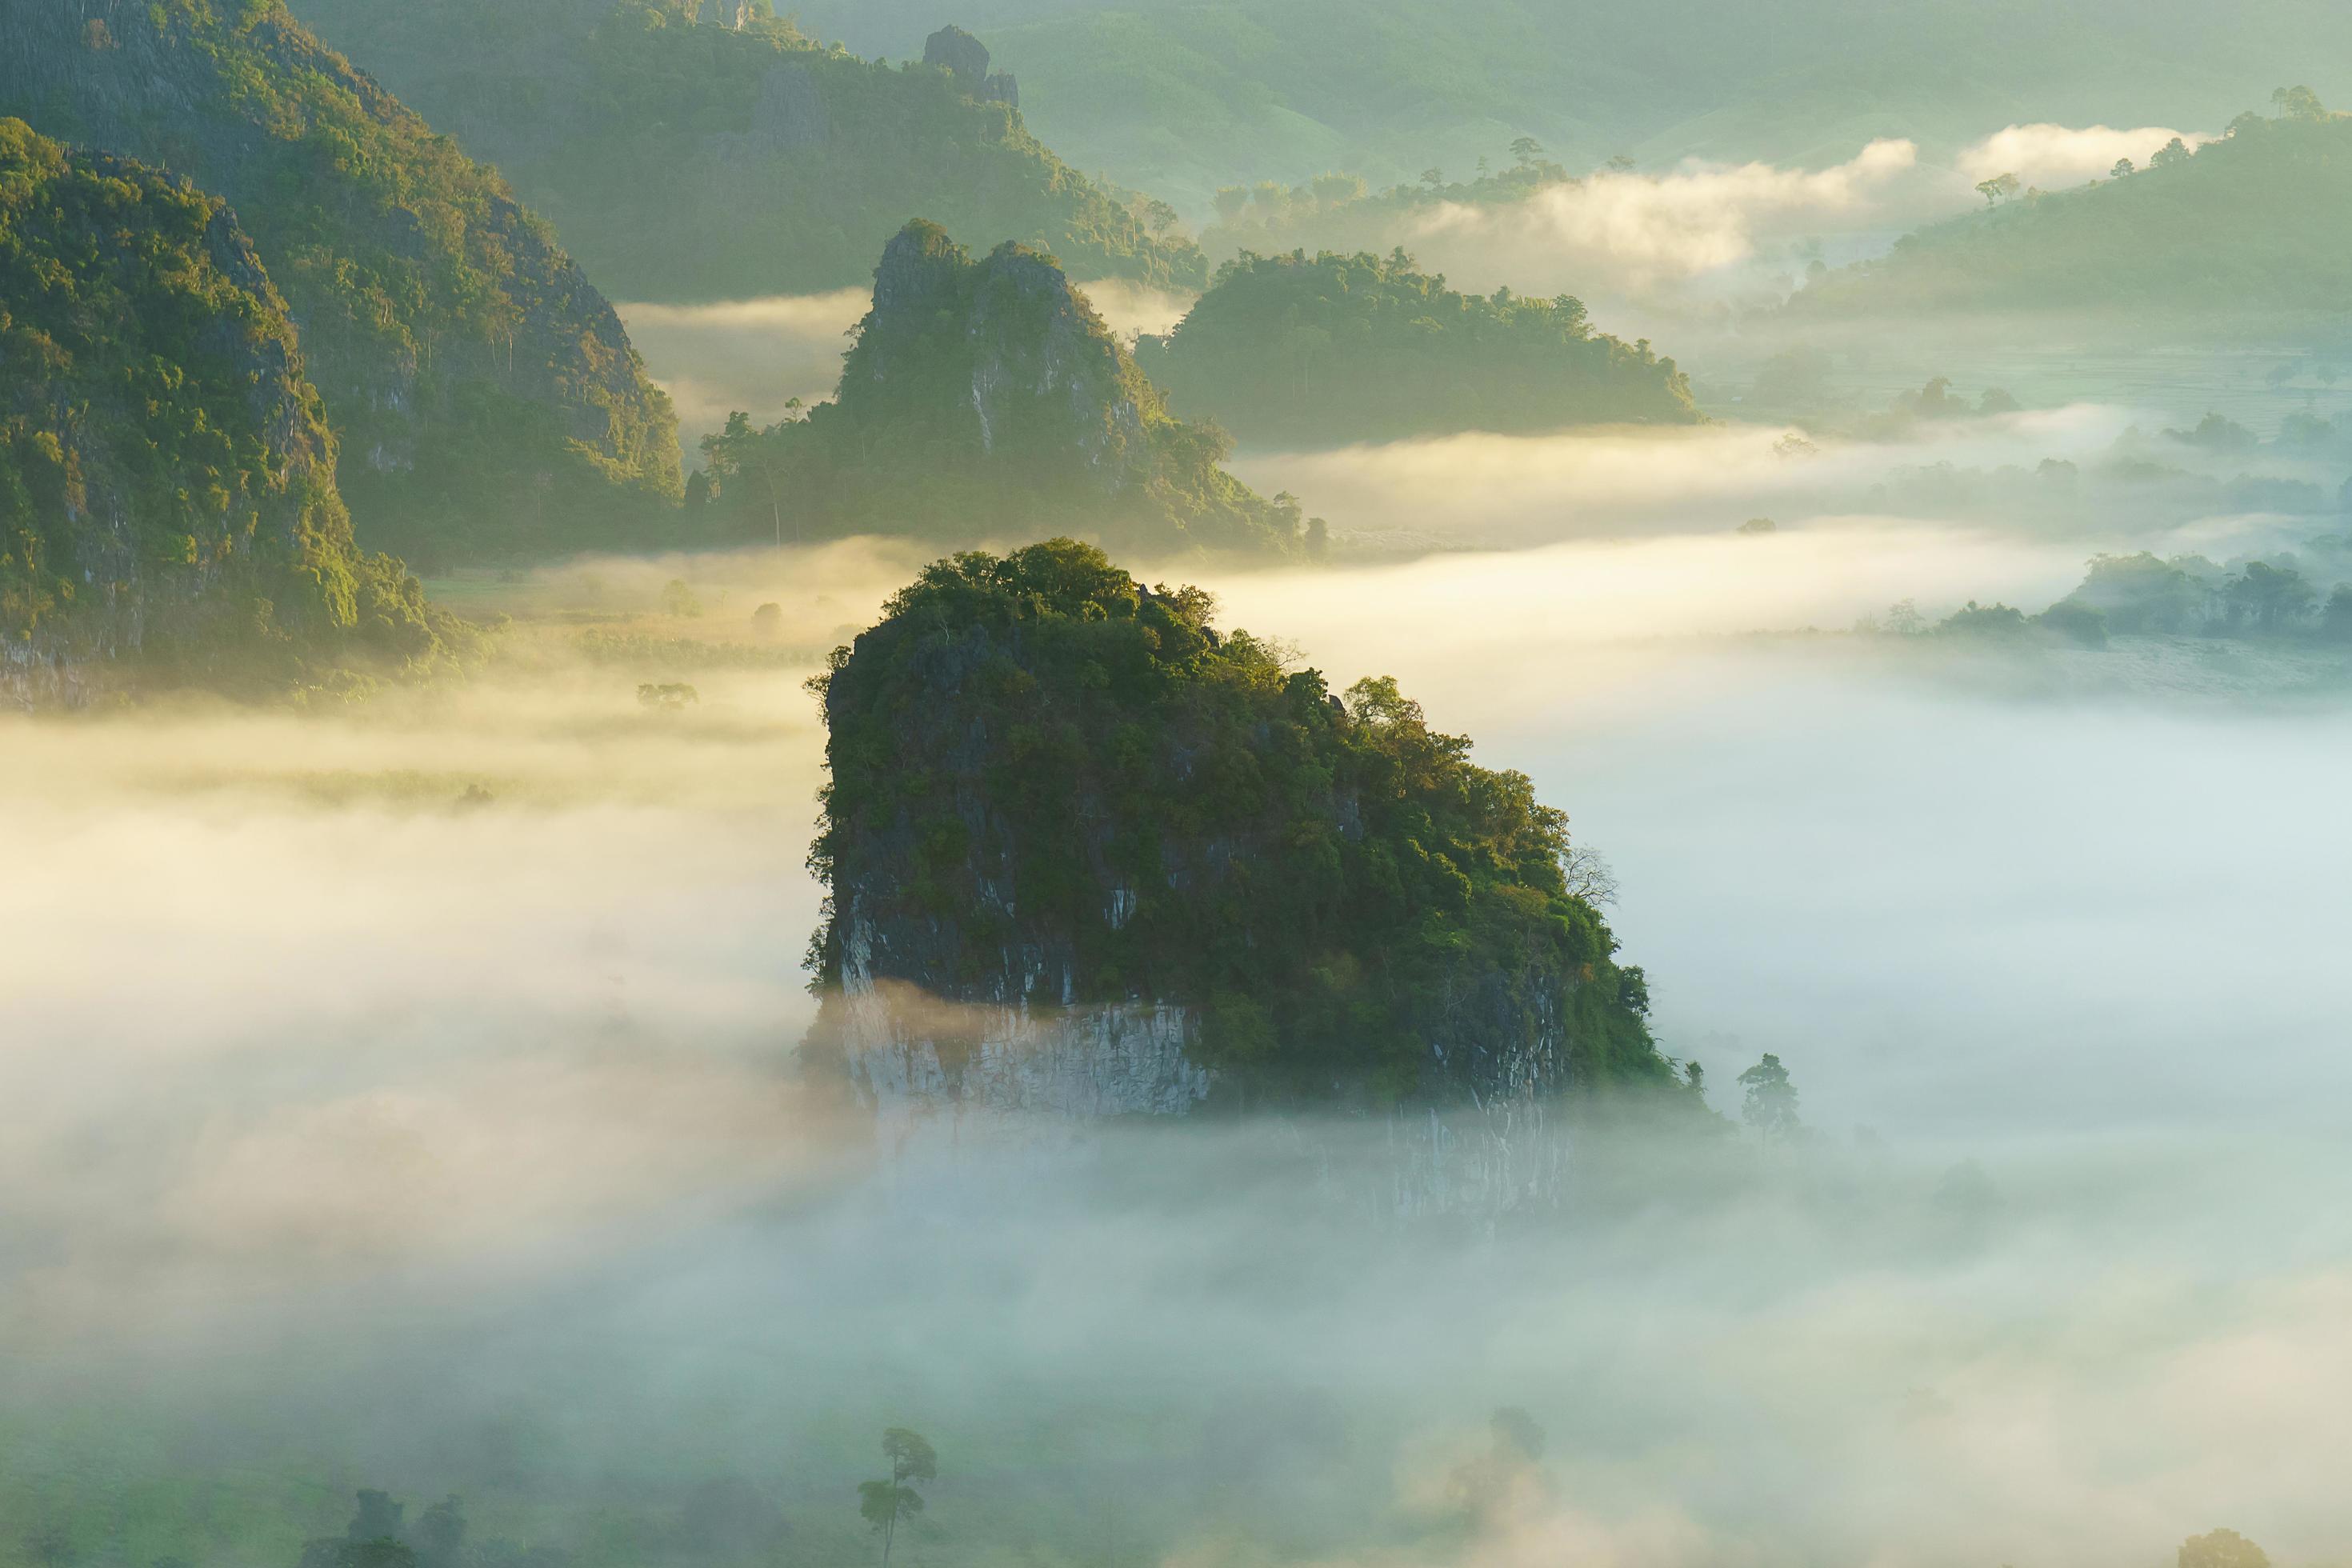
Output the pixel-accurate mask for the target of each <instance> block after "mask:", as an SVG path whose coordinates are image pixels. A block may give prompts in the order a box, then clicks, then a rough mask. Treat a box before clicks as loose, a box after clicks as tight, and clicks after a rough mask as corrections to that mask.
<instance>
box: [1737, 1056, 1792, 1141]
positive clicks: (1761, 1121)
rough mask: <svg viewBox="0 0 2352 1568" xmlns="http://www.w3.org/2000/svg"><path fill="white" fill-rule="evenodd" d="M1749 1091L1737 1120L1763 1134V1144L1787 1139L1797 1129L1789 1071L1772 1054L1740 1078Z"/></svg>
mask: <svg viewBox="0 0 2352 1568" xmlns="http://www.w3.org/2000/svg"><path fill="white" fill-rule="evenodd" d="M1739 1081H1740V1083H1741V1084H1743V1085H1744V1086H1746V1088H1747V1089H1748V1098H1747V1100H1746V1101H1745V1102H1744V1103H1743V1104H1741V1106H1740V1108H1739V1119H1740V1120H1741V1121H1745V1122H1747V1123H1748V1126H1750V1127H1753V1128H1754V1129H1756V1131H1758V1132H1759V1133H1761V1134H1763V1137H1764V1142H1767V1143H1769V1142H1772V1141H1773V1140H1775V1139H1778V1138H1786V1137H1788V1136H1789V1135H1790V1133H1793V1132H1795V1131H1797V1129H1798V1125H1799V1123H1798V1121H1797V1086H1796V1085H1795V1084H1794V1083H1792V1082H1790V1079H1789V1069H1788V1068H1784V1067H1782V1066H1781V1065H1780V1058H1779V1057H1776V1056H1774V1055H1773V1054H1772V1053H1771V1052H1769V1051H1767V1052H1765V1053H1764V1059H1763V1060H1762V1061H1760V1062H1758V1063H1757V1064H1756V1065H1755V1066H1754V1067H1752V1068H1748V1070H1747V1071H1746V1072H1744V1073H1741V1074H1740V1075H1739Z"/></svg>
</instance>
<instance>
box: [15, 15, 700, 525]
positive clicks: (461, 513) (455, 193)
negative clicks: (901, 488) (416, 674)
mask: <svg viewBox="0 0 2352 1568" xmlns="http://www.w3.org/2000/svg"><path fill="white" fill-rule="evenodd" d="M0 111H6V112H12V113H16V114H19V115H22V116H23V117H24V118H26V120H28V121H31V123H32V124H33V126H34V128H35V129H36V130H37V131H40V132H43V133H45V134H47V135H51V136H55V137H57V138H58V139H59V140H62V141H66V142H74V143H78V144H84V145H89V146H92V147H98V148H103V149H106V150H108V151H110V152H115V153H122V154H124V155H128V156H132V157H137V158H140V159H142V160H145V161H147V162H150V163H154V164H157V165H158V166H161V167H164V168H168V169H169V170H171V171H172V172H173V174H178V175H182V176H184V177H186V178H188V179H190V180H193V181H194V183H195V184H197V185H199V186H200V187H202V188H204V189H206V190H209V191H212V192H215V193H216V194H218V195H221V196H223V197H225V198H226V200H228V201H229V202H230V203H231V204H232V205H235V206H236V209H237V211H238V214H239V216H240V219H241V221H243V222H244V223H245V224H246V226H247V228H248V230H249V231H250V232H251V234H252V235H253V237H254V243H255V244H256V245H257V247H259V250H260V252H261V256H262V259H263V261H264V263H265V264H266V265H267V267H268V269H269V273H270V276H271V278H272V279H273V280H274V281H275V282H276V284H277V286H278V289H280V290H282V291H283V293H284V294H285V297H286V300H287V304H288V307H289V310H290V311H291V313H292V315H293V318H294V320H295V321H296V323H297V324H298V325H299V328H300V330H301V331H302V335H303V346H304V352H305V355H306V358H307V362H308V363H309V365H310V374H311V376H312V378H313V379H314V380H315V382H316V383H317V384H318V387H319V391H320V394H321V395H322V396H323V397H324V398H325V400H326V409H327V418H328V421H329V423H330V425H331V426H332V427H333V429H334V431H335V434H336V436H337V437H338V439H339V441H340V442H341V447H342V450H343V452H344V454H345V456H346V462H345V465H344V469H345V475H344V489H345V492H346V494H347V495H348V496H349V497H350V499H351V503H352V510H353V512H354V514H355V516H356V517H357V519H358V524H359V529H360V532H361V536H362V538H363V539H364V540H365V541H367V542H369V543H370V544H371V545H379V546H381V545H391V546H395V547H397V548H400V549H401V550H403V551H404V552H415V553H419V554H423V555H426V556H441V555H446V554H451V553H466V552H475V553H478V552H484V551H511V550H516V549H541V550H543V549H554V548H561V547H563V546H566V545H571V544H577V543H579V542H584V540H585V539H586V538H590V537H594V536H596V534H597V533H598V532H599V531H600V530H602V531H610V530H613V529H615V528H618V527H620V526H622V524H623V523H624V522H625V521H629V520H635V519H640V518H642V517H643V516H644V515H645V514H646V513H647V512H649V511H652V510H656V503H659V502H660V501H662V500H664V499H665V498H667V497H674V496H675V495H676V493H677V485H678V477H679V476H678V461H677V434H676V422H675V419H674V418H673V416H672V415H671V412H670V408H669V405H668V401H667V399H666V398H665V397H664V396H663V395H661V394H660V393H659V392H658V391H657V390H656V389H655V388H654V386H653V385H652V384H650V383H649V382H648V381H647V380H646V376H645V373H644V369H643V367H642V365H640V363H638V360H637V357H636V354H635V351H634V350H632V349H631V347H630V346H629V341H628V338H627V335H626V334H625V332H624V331H622V328H621V323H620V321H619V319H618V318H617V317H615V316H614V313H613V310H612V307H611V306H610V305H609V304H607V303H606V302H605V300H604V297H603V296H602V295H600V294H599V293H598V292H597V291H596V289H594V288H593V287H592V286H591V285H590V283H589V281H588V279H587V278H586V277H585V276H584V275H583V273H582V272H581V270H580V268H578V267H576V266H574V265H573V264H572V260H571V259H570V258H568V257H567V256H565V255H564V253H563V252H562V250H561V249H559V248H558V247H557V246H556V244H555V241H554V239H553V238H552V237H551V235H550V233H549V231H548V230H547V228H546V227H545V226H544V225H542V224H541V223H540V222H539V221H538V220H537V219H536V218H534V217H532V216H531V215H530V214H529V213H528V212H526V211H524V209H523V208H522V207H521V206H520V205H517V204H516V202H515V201H514V200H513V198H512V197H511V196H510V195H509V194H508V192H507V189H506V187H505V185H504V184H502V183H501V182H500V181H499V178H498V176H497V175H496V174H492V173H490V172H489V171H488V170H485V169H483V168H481V167H479V166H478V165H477V164H475V163H471V162H470V161H468V160H467V158H466V156H465V155H464V154H463V153H459V152H458V151H457V147H456V146H455V145H453V144H452V143H451V142H449V141H448V140H447V139H446V138H444V137H441V136H437V135H436V134H434V132H432V131H431V130H429V129H428V128H427V127H426V125H425V122H424V121H421V120H419V119H418V118H417V117H416V116H415V114H413V113H411V112H410V111H409V110H407V109H405V108H404V107H403V106H402V104H401V103H400V102H399V101H398V100H395V99H394V98H393V97H392V96H391V95H389V94H388V93H386V92H385V91H383V89H382V88H380V87H378V86H377V85H376V84H375V83H374V82H373V81H372V80H370V79H368V78H367V77H365V76H363V75H362V74H360V73H358V72H356V71H354V70H352V68H350V67H349V66H347V65H346V64H345V63H344V62H343V60H342V59H341V58H339V57H338V56H336V55H334V54H332V53H331V52H329V51H328V50H327V49H326V48H325V47H322V46H321V45H320V43H319V42H318V41H317V40H316V39H314V38H313V37H311V36H310V34H309V33H308V32H307V31H305V30H304V28H303V27H302V26H301V25H300V24H299V23H298V22H296V21H295V20H294V19H293V17H292V16H289V14H288V13H287V12H286V10H285V8H284V7H283V6H282V5H279V4H278V3H277V0H156V3H154V4H147V3H144V0H88V3H87V4H80V5H61V4H49V3H47V0H42V3H38V4H25V5H9V6H7V7H6V8H5V13H0Z"/></svg>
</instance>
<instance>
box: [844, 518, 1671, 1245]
mask: <svg viewBox="0 0 2352 1568" xmlns="http://www.w3.org/2000/svg"><path fill="white" fill-rule="evenodd" d="M1207 608H1208V606H1207V605H1206V602H1205V600H1204V599H1203V598H1202V596H1200V595H1193V594H1192V593H1190V592H1189V591H1171V590H1166V589H1160V590H1147V589H1144V588H1143V587H1142V586H1141V585H1140V584H1136V583H1135V582H1134V581H1133V580H1132V579H1130V578H1129V577H1127V575H1126V574H1124V573H1121V572H1118V569H1117V568H1115V567H1112V566H1110V565H1109V563H1108V561H1107V560H1106V559H1105V558H1104V557H1102V556H1101V555H1100V553H1099V552H1094V551H1091V550H1089V549H1088V548H1087V547H1085V546H1082V545H1076V544H1072V543H1070V542H1066V541H1063V542H1054V543H1050V544H1046V545H1039V546H1034V547H1032V548H1031V549H1029V550H1025V551H1022V552H1015V554H1013V556H1010V557H1008V558H1005V559H1004V560H1002V561H998V560H995V559H992V558H989V557H972V556H966V557H960V558H958V559H957V560H955V561H953V562H943V563H940V564H939V565H937V566H935V567H933V568H931V569H930V570H929V572H927V573H926V574H925V576H924V577H923V578H922V579H921V580H920V581H919V582H918V583H917V584H915V585H914V586H913V587H911V588H909V589H908V591H907V592H906V593H904V594H902V595H899V596H898V599H896V600H894V601H893V602H892V604H891V605H890V606H889V607H888V610H887V614H886V616H885V619H884V620H883V622H882V623H881V624H880V625H879V626H877V627H875V628H874V629H873V630H872V631H869V632H867V633H866V634H865V635H864V636H862V637H859V639H858V641H857V643H856V646H855V647H853V648H850V649H845V650H843V652H842V653H841V654H840V655H838V656H836V660H835V666H836V668H835V671H834V673H833V675H832V676H831V678H830V679H829V681H828V682H827V684H826V687H825V714H826V721H827V724H828V727H829V730H830V734H831V739H830V742H829V746H828V752H827V755H828V759H829V762H830V763H831V767H832V773H833V780H832V784H831V786H830V788H829V790H828V793H827V796H826V807H827V817H826V827H825V832H824V837H822V838H821V839H820V840H819V842H818V845H817V847H816V850H815V852H814V855H813V858H812V863H813V864H814V866H816V867H817V868H819V869H820V870H821V871H822V872H823V873H824V875H825V876H826V878H827V881H828V886H829V889H830V895H831V900H832V901H831V906H830V916H829V920H828V922H827V925H826V927H825V929H824V931H821V932H820V933H819V936H818V939H817V942H816V944H815V946H814V950H813V953H814V960H815V962H816V963H817V964H818V966H819V970H820V976H821V980H822V982H823V984H824V1006H823V1010H822V1015H821V1017H820V1021H819V1025H818V1027H817V1029H816V1031H815V1032H814V1035H813V1036H812V1037H811V1040H810V1042H809V1045H808V1047H807V1049H806V1058H807V1060H808V1061H809V1063H810V1065H811V1067H812V1069H813V1070H816V1071H819V1072H824V1073H829V1074H832V1075H835V1077H837V1078H838V1079H840V1080H841V1081H844V1082H845V1083H847V1084H849V1085H850V1086H852V1087H853V1088H854V1089H856V1091H857V1093H858V1094H859V1095H860V1096H861V1098H863V1100H865V1101H866V1103H867V1104H868V1105H870V1106H871V1107H872V1108H874V1110H876V1112H877V1116H878V1118H879V1119H880V1121H881V1123H882V1125H883V1126H884V1128H885V1129H886V1131H888V1132H889V1133H890V1134H891V1135H892V1136H893V1137H898V1136H902V1135H905V1134H907V1133H908V1132H909V1131H911V1130H919V1129H920V1128H923V1127H926V1126H930V1125H935V1124H942V1125H948V1126H952V1127H956V1128H959V1129H962V1128H967V1127H969V1126H971V1125H974V1124H984V1125H992V1126H1003V1125H1008V1124H1018V1123H1022V1122H1034V1121H1036V1120H1037V1118H1038V1117H1039V1116H1040V1115H1041V1114H1043V1115H1044V1116H1045V1119H1046V1120H1048V1121H1055V1120H1058V1119H1066V1118H1068V1117H1070V1116H1074V1115H1075V1116H1080V1117H1088V1118H1091V1117H1099V1116H1129V1115H1152V1116H1161V1115H1172V1114H1192V1113H1196V1112H1199V1111H1202V1110H1214V1111H1223V1112H1230V1111H1234V1110H1258V1109H1281V1110H1287V1111H1294V1112H1313V1113H1317V1114H1318V1115H1337V1116H1339V1117H1341V1118H1343V1119H1347V1118H1352V1119H1358V1120H1361V1119H1365V1118H1383V1119H1387V1120H1388V1121H1390V1122H1391V1123H1392V1131H1393V1138H1394V1142H1395V1149H1396V1158H1395V1160H1394V1161H1392V1162H1391V1163H1389V1164H1388V1165H1387V1166H1386V1168H1385V1173H1384V1174H1383V1176H1382V1180H1383V1181H1386V1182H1389V1183H1391V1185H1392V1188H1393V1192H1392V1194H1391V1201H1392V1202H1393V1203H1394V1204H1395V1205H1397V1206H1399V1207H1402V1208H1405V1209H1408V1210H1410V1209H1413V1208H1416V1207H1422V1206H1434V1207H1444V1208H1460V1207H1463V1206H1472V1207H1478V1206H1496V1205H1508V1204H1510V1203H1513V1202H1517V1201H1521V1200H1522V1199H1525V1198H1527V1197H1528V1196H1530V1195H1532V1194H1540V1193H1548V1192H1550V1191H1553V1190H1555V1188H1556V1184H1557V1182H1558V1180H1559V1177H1560V1176H1561V1174H1562V1173H1564V1171H1565V1160H1566V1144H1565V1142H1564V1135H1565V1126H1566V1121H1565V1118H1564V1117H1563V1116H1562V1115H1561V1114H1560V1108H1561V1107H1562V1106H1563V1105H1564V1104H1565V1103H1566V1102H1567V1101H1568V1100H1570V1099H1571V1098H1573V1097H1574V1096H1576V1095H1578V1094H1580V1093H1581V1092H1583V1091H1587V1090H1591V1089H1599V1088H1602V1087H1605V1086H1610V1085H1626V1084H1660V1085H1663V1084H1664V1082H1665V1081H1666V1079H1667V1078H1668V1077H1669V1075H1668V1073H1667V1071H1666V1065H1665V1063H1664V1060H1663V1058H1660V1057H1659V1055H1658V1054H1657V1052H1656V1050H1655V1048H1654V1046H1653V1045H1652V1044H1651V1042H1650V1038H1649V1036H1648V1033H1647V1030H1646V1028H1645V1027H1644V1026H1643V1012H1644V1010H1645V1009H1646V1007H1647V994H1646V991H1645V989H1644V987H1643V980H1642V977H1641V974H1640V972H1639V971H1638V970H1632V969H1622V968H1620V967H1619V966H1617V965H1616V964H1615V963H1614V962H1613V957H1612V954H1613V951H1614V946H1615V944H1614V942H1613V941H1612V940H1611V939H1610V937H1609V934H1608V932H1607V931H1606V929H1605V928H1604V927H1602V926H1601V923H1600V921H1598V919H1597V918H1596V917H1595V915H1594V913H1593V911H1592V910H1591V909H1590V908H1589V907H1587V906H1585V905H1583V904H1581V903H1580V902H1579V901H1578V900H1574V899H1572V898H1570V897H1569V896H1568V895H1567V894H1566V893H1565V890H1564V888H1563V885H1562V882H1561V879H1560V875H1559V868H1558V865H1557V856H1558V855H1559V853H1560V852H1562V851H1563V850H1564V848H1565V842H1566V840H1565V825H1564V822H1563V821H1562V820H1561V819H1560V818H1559V816H1558V814H1556V813H1550V812H1548V811H1547V810H1546V809H1545V808H1543V807H1540V806H1538V805H1535V803H1534V802H1533V800H1532V798H1531V796H1530V795H1528V784H1527V781H1526V780H1525V779H1523V778H1520V777H1519V776H1517V775H1515V774H1503V773H1487V772H1486V771H1484V770H1480V769H1476V768H1474V767H1472V766H1471V765H1470V764H1469V763H1466V762H1465V761H1464V760H1463V757H1462V752H1463V751H1464V750H1465V749H1466V744H1467V743H1466V742H1460V741H1458V740H1457V739H1454V738H1452V737H1444V736H1439V735H1434V734H1433V733H1432V732H1431V731H1428V730H1427V729H1426V727H1425V725H1424V723H1423V721H1422V719H1421V716H1420V714H1419V710H1417V709H1414V708H1412V705H1411V704H1410V703H1408V702H1406V701H1405V700H1402V698H1400V697H1398V696H1397V695H1396V693H1395V690H1394V688H1393V686H1392V685H1391V684H1389V683H1384V682H1371V683H1367V684H1366V685H1365V686H1362V687H1360V688H1358V689H1353V690H1351V691H1350V692H1349V694H1348V698H1347V700H1344V701H1342V700H1338V699H1335V698H1333V697H1332V696H1331V695H1330V694H1329V693H1328V692H1327V691H1325V690H1324V689H1323V687H1322V683H1321V681H1320V679H1319V677H1317V676H1315V675H1314V673H1313V672H1312V671H1286V670H1284V669H1283V668H1281V667H1280V665H1279V663H1278V661H1276V659H1274V658H1272V656H1270V655H1269V654H1268V653H1267V651H1266V650H1265V646H1264V645H1262V644H1260V643H1257V642H1256V641H1255V639H1252V638H1249V637H1246V635H1244V634H1234V635H1232V636H1226V635H1224V634H1221V633H1219V632H1218V631H1217V630H1216V629H1215V628H1214V627H1213V626H1212V625H1211V624H1210V623H1209V621H1208V618H1207Z"/></svg>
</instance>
